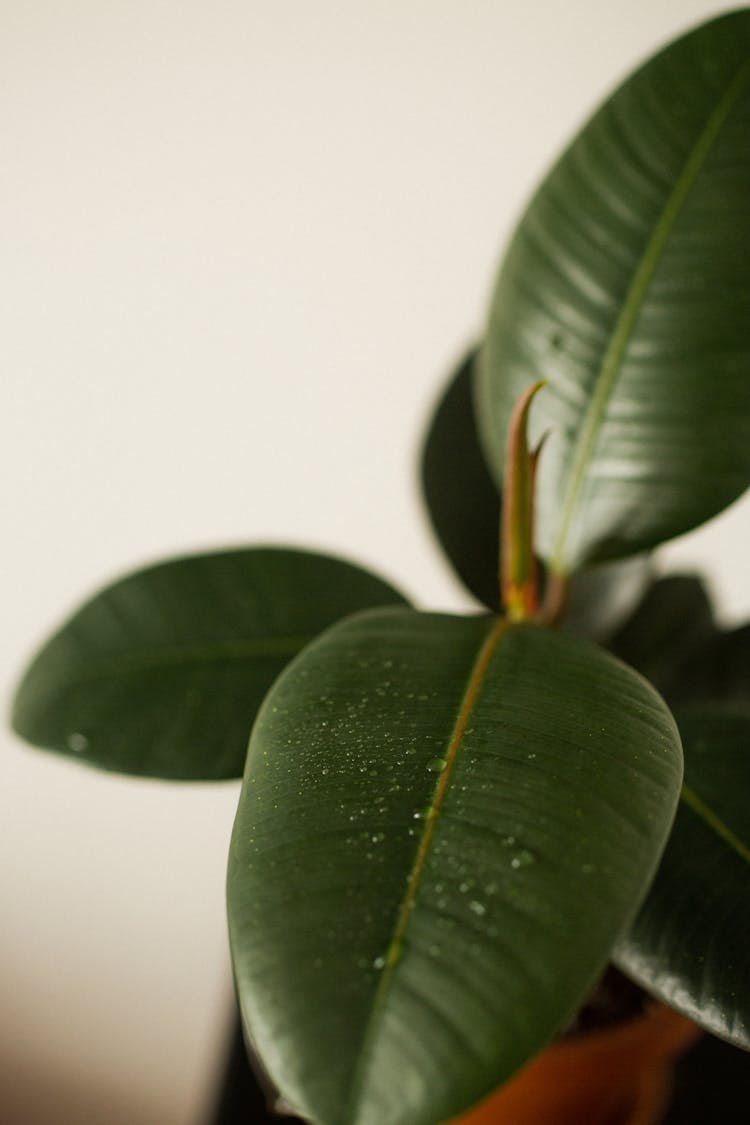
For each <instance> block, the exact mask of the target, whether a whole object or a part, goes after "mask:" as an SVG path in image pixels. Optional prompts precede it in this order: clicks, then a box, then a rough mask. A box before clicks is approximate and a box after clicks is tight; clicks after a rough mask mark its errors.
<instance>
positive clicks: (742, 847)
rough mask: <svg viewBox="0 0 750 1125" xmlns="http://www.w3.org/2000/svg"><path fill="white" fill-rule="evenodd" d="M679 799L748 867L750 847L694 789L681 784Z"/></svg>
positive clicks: (749, 864) (749, 863)
mask: <svg viewBox="0 0 750 1125" xmlns="http://www.w3.org/2000/svg"><path fill="white" fill-rule="evenodd" d="M680 799H681V800H682V801H683V802H684V803H685V804H686V805H687V807H688V808H689V809H690V810H691V811H692V812H693V813H695V815H696V816H697V817H699V818H700V819H701V820H702V821H703V823H704V824H705V825H706V826H707V827H708V828H709V829H710V831H712V832H713V833H715V835H716V836H718V837H719V839H720V840H722V841H723V842H724V843H725V844H726V845H727V847H728V848H730V849H731V850H732V851H734V852H735V853H736V854H737V855H738V856H739V857H740V859H741V860H743V861H744V862H745V863H746V864H748V866H750V847H748V846H747V844H745V843H744V842H743V841H742V840H741V839H740V838H739V836H738V835H737V834H736V833H735V832H733V831H732V829H731V828H730V827H729V825H728V824H725V823H724V821H723V820H722V819H721V817H720V816H719V815H718V813H716V812H714V810H713V809H712V808H711V806H710V805H707V804H706V802H705V801H704V800H703V799H702V798H701V797H699V796H698V794H697V793H696V792H695V790H694V789H691V787H690V786H689V785H685V784H683V786H682V792H681V794H680Z"/></svg>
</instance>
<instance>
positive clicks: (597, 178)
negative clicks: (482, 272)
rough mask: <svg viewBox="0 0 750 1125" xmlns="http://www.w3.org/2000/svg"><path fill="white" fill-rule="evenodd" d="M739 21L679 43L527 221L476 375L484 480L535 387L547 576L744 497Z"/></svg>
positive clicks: (745, 149)
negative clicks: (542, 436)
mask: <svg viewBox="0 0 750 1125" xmlns="http://www.w3.org/2000/svg"><path fill="white" fill-rule="evenodd" d="M749 136H750V9H742V10H741V11H735V12H732V13H730V14H728V15H724V16H721V17H719V18H718V19H715V20H713V21H712V22H710V23H708V24H706V25H704V26H703V27H700V28H698V29H697V30H695V31H692V32H691V33H690V34H688V35H686V36H684V37H683V38H681V39H679V40H677V41H676V42H675V43H673V44H672V45H670V46H669V47H668V48H667V49H666V50H664V51H663V52H661V53H660V54H658V55H657V56H655V57H654V58H653V59H651V60H650V61H649V62H648V63H647V64H646V65H645V66H643V67H642V68H641V69H640V70H638V71H637V72H636V73H635V74H634V75H633V76H632V77H630V78H629V79H628V80H627V81H626V82H625V83H624V84H623V85H622V86H620V88H619V89H618V90H617V91H616V92H615V93H614V94H613V95H612V97H611V98H610V99H609V100H608V101H607V102H606V103H605V104H604V105H603V107H602V108H601V109H600V110H599V111H598V112H597V113H596V114H595V115H594V117H593V118H592V119H591V121H590V122H589V123H588V124H587V125H586V126H585V128H584V129H583V130H582V131H581V133H580V134H579V136H578V137H577V138H576V139H575V140H574V142H573V143H572V145H571V146H570V148H569V149H568V150H567V151H566V152H565V153H564V155H563V156H562V157H561V159H560V160H559V161H558V162H557V164H556V165H555V166H554V168H553V169H552V171H551V172H550V174H549V175H548V177H547V178H546V180H545V181H544V182H543V184H542V186H541V187H540V189H539V191H538V192H537V194H536V195H535V197H534V199H533V200H532V202H531V204H530V206H529V208H528V210H527V211H526V213H525V215H524V216H523V218H522V220H521V223H520V225H519V227H518V230H517V232H516V234H515V236H514V238H513V240H512V242H511V245H510V248H509V251H508V254H507V257H506V259H505V262H504V264H503V267H502V269H501V271H500V275H499V278H498V282H497V287H496V290H495V294H494V298H493V301H492V307H491V315H490V322H489V326H488V331H487V338H486V342H485V346H484V348H483V352H482V357H481V363H480V379H479V386H478V406H479V418H480V428H481V432H482V437H483V443H484V445H485V448H486V452H487V455H488V458H489V461H490V463H491V465H492V467H493V470H494V472H495V475H496V476H499V474H500V472H501V471H502V465H503V457H504V445H505V441H506V434H507V428H508V419H509V417H510V413H511V410H512V408H513V404H514V403H515V401H516V400H517V399H518V397H519V395H520V394H521V393H522V392H523V391H524V390H525V389H526V388H527V387H528V386H529V385H530V384H531V383H533V382H536V381H537V380H538V379H540V378H541V379H546V380H547V383H548V386H547V389H546V391H545V393H544V394H543V395H539V396H538V400H537V402H536V403H535V407H534V411H533V416H532V438H533V437H534V435H535V433H536V434H537V435H538V434H539V433H541V432H543V431H549V437H548V440H547V443H546V445H545V449H544V453H543V456H542V458H541V460H540V466H539V485H540V487H539V503H538V515H539V519H538V525H539V547H540V553H541V555H542V557H543V558H544V559H545V560H547V561H548V562H549V565H550V566H551V568H552V569H553V570H555V571H558V572H562V573H566V572H569V571H571V570H573V569H576V568H578V567H579V566H580V565H581V564H582V563H584V562H586V561H587V560H592V559H597V558H598V559H604V558H612V557H621V556H625V555H628V554H632V553H634V552H636V551H639V550H641V549H643V548H646V547H650V546H652V545H654V544H656V543H659V542H661V541H663V540H664V539H666V538H668V537H670V536H673V535H676V534H678V533H680V532H683V531H685V530H687V529H688V528H690V527H693V526H695V525H696V524H698V523H701V522H702V521H704V520H706V519H707V518H709V517H710V516H712V515H713V514H715V513H716V512H717V511H719V510H720V509H721V508H723V507H724V506H725V505H726V504H728V503H729V502H730V501H732V500H733V499H734V498H735V497H736V496H738V495H739V494H740V493H741V492H742V491H743V490H744V489H745V488H746V487H747V484H748V480H749V479H750V442H749V441H748V439H747V432H748V418H749V417H750V379H748V377H747V372H748V364H750V316H748V304H749V302H750V207H748V197H750V143H748V137H749Z"/></svg>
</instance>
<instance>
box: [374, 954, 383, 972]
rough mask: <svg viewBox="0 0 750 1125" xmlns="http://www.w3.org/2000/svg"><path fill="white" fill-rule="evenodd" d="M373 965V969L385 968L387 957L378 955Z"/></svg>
mask: <svg viewBox="0 0 750 1125" xmlns="http://www.w3.org/2000/svg"><path fill="white" fill-rule="evenodd" d="M372 967H373V969H378V970H380V969H384V968H385V957H376V958H375V960H374V961H373V963H372Z"/></svg>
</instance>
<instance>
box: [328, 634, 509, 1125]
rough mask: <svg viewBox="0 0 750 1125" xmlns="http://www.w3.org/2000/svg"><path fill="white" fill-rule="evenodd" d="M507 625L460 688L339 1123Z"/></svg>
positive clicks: (359, 1081) (353, 1099)
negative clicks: (427, 812) (493, 660)
mask: <svg viewBox="0 0 750 1125" xmlns="http://www.w3.org/2000/svg"><path fill="white" fill-rule="evenodd" d="M509 627H510V622H509V621H508V620H506V619H504V618H498V619H497V620H496V621H495V623H494V625H493V626H492V628H491V629H490V630H489V632H488V633H487V635H486V636H485V638H484V641H483V642H482V645H481V647H480V649H479V652H478V654H477V658H476V660H475V662H474V665H473V667H472V669H471V672H470V674H469V679H468V682H467V685H466V688H465V690H464V694H463V697H462V699H461V703H460V706H459V709H458V715H457V717H456V722H455V725H454V727H453V731H452V732H451V737H450V741H449V743H448V749H447V751H446V755H445V767H444V768H443V770H442V771H441V773H440V777H439V779H438V782H437V785H436V787H435V795H434V797H433V800H432V804H431V806H430V814H429V816H428V817H427V819H426V822H425V827H424V831H423V832H422V836H421V838H420V841H419V846H418V848H417V851H416V855H415V858H414V862H413V863H412V867H411V871H410V872H409V876H408V880H407V886H406V891H405V893H404V897H403V899H402V901H401V904H400V906H399V910H398V914H397V916H396V924H395V926H394V930H393V936H392V938H391V942H390V945H389V947H388V951H387V953H386V956H385V965H384V967H383V970H382V976H381V978H380V981H379V983H378V987H377V990H376V992H375V996H374V998H373V1002H372V1006H371V1009H370V1015H369V1017H368V1020H367V1024H366V1026H365V1030H364V1033H363V1036H362V1043H361V1046H360V1050H359V1058H358V1060H357V1064H356V1066H355V1070H354V1074H353V1077H352V1082H351V1087H350V1093H349V1098H348V1102H347V1106H346V1108H345V1110H344V1113H343V1116H342V1118H341V1120H342V1122H345V1123H348V1122H350V1121H351V1120H353V1117H352V1114H353V1112H354V1110H355V1108H356V1106H357V1102H358V1100H359V1097H360V1094H361V1092H362V1085H363V1083H364V1078H365V1068H366V1064H367V1059H368V1054H369V1045H370V1043H371V1041H372V1039H373V1037H374V1035H375V1032H376V1030H377V1025H378V1022H379V1019H380V1014H381V1012H382V1009H383V1005H384V1003H385V1000H386V997H387V994H388V990H389V988H390V984H391V981H392V979H393V973H394V970H395V968H396V966H397V964H398V962H399V960H400V957H401V951H402V947H403V941H404V937H405V934H406V930H407V928H408V925H409V919H410V917H411V913H412V909H413V907H414V903H415V901H416V896H417V892H418V890H419V886H420V883H421V880H422V875H423V874H424V870H425V867H426V864H427V859H428V857H429V854H430V847H431V844H432V838H433V835H434V833H435V828H436V825H437V821H438V816H439V814H440V811H441V809H442V806H443V803H444V801H445V798H446V795H447V793H448V789H449V788H450V783H451V778H452V776H453V770H454V767H455V765H456V761H457V759H458V754H459V751H460V749H461V744H462V742H463V737H464V734H465V732H466V729H467V726H468V723H469V720H470V718H471V714H472V712H473V710H474V706H475V704H476V701H477V698H478V696H479V693H480V691H481V688H482V685H483V683H484V680H485V677H486V675H487V670H488V668H489V666H490V663H491V661H492V657H493V656H494V654H495V650H496V648H497V646H498V644H499V642H500V640H501V638H502V637H503V635H504V634H505V632H506V631H507V630H508V628H509Z"/></svg>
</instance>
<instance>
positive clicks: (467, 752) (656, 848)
mask: <svg viewBox="0 0 750 1125" xmlns="http://www.w3.org/2000/svg"><path fill="white" fill-rule="evenodd" d="M680 779H681V753H680V747H679V740H678V737H677V733H676V729H675V727H674V723H673V720H672V718H671V716H670V714H669V712H668V711H667V710H666V708H665V707H664V705H663V703H662V701H661V699H660V698H659V697H658V696H657V695H656V694H655V693H653V692H652V691H651V689H650V688H649V687H648V685H647V684H646V683H645V681H643V680H642V679H641V678H640V677H638V676H636V675H634V674H633V673H632V672H631V671H630V670H629V669H627V668H625V667H624V666H623V665H621V664H619V663H618V662H616V661H614V660H613V659H612V658H611V657H609V656H607V655H606V654H605V653H603V652H601V651H599V650H597V649H595V648H593V647H591V646H589V645H588V644H584V643H582V642H580V641H577V640H574V639H572V638H570V637H567V636H565V635H563V634H557V633H550V632H547V631H544V630H541V629H539V628H538V627H534V626H531V625H508V624H507V623H504V622H499V621H498V620H497V619H496V618H487V617H480V618H456V617H447V616H438V615H423V614H417V613H414V612H410V611H406V610H403V611H399V610H392V611H373V612H372V613H366V614H360V615H356V616H355V617H353V618H350V619H348V620H347V621H346V622H342V623H341V624H340V625H338V626H336V627H334V628H333V629H331V630H330V631H329V632H328V633H326V634H325V635H324V636H323V637H322V638H320V639H319V640H318V641H317V642H315V644H313V645H312V646H310V647H309V648H308V649H307V650H306V651H305V652H304V653H303V654H301V655H300V657H299V658H298V659H297V660H295V661H294V662H293V663H292V664H291V665H290V666H289V668H288V669H287V670H286V672H285V673H284V674H283V676H281V677H280V678H279V680H278V681H277V682H276V684H275V685H274V688H273V689H272V691H271V692H270V694H269V696H268V697H267V699H266V701H265V702H264V704H263V707H262V709H261V711H260V713H259V715H258V720H257V723H256V725H255V727H254V731H253V736H252V739H251V745H250V750H249V755H248V763H247V769H246V773H245V779H244V783H243V789H242V795H241V798H240V805H239V810H238V814H237V820H236V822H235V828H234V833H233V838H232V846H231V852H230V866H229V883H228V893H229V921H230V937H231V944H232V952H233V960H234V967H235V974H236V979H237V984H238V989H239V994H240V998H241V1004H242V1009H243V1015H244V1019H245V1024H246V1027H247V1029H248V1033H249V1035H250V1037H251V1039H252V1041H253V1043H254V1046H255V1047H256V1048H257V1050H258V1051H259V1053H260V1056H261V1058H262V1060H263V1062H264V1064H265V1066H266V1067H267V1069H268V1072H269V1074H270V1077H271V1078H272V1080H273V1081H274V1082H275V1083H277V1084H278V1086H279V1088H280V1092H281V1095H282V1097H283V1098H284V1099H285V1101H287V1102H289V1103H290V1104H291V1105H292V1106H294V1107H295V1108H296V1109H297V1111H298V1112H299V1113H300V1114H301V1115H302V1116H303V1117H304V1118H306V1119H309V1120H311V1121H313V1122H315V1123H316V1125H365V1123H366V1125H435V1123H436V1122H439V1121H443V1120H445V1119H446V1118H448V1117H451V1116H453V1115H455V1114H457V1113H459V1112H461V1111H462V1110H463V1109H465V1108H466V1107H468V1106H469V1105H471V1104H472V1103H474V1102H476V1101H477V1100H478V1099H479V1098H481V1097H482V1096H484V1095H485V1094H487V1093H488V1092H490V1091H491V1090H492V1089H493V1088H494V1087H495V1086H497V1085H498V1084H500V1083H501V1082H502V1081H504V1080H505V1079H506V1078H508V1077H509V1076H510V1074H511V1073H513V1071H515V1070H516V1069H517V1068H518V1067H519V1066H520V1065H521V1064H522V1063H523V1062H524V1061H525V1060H526V1059H528V1058H529V1057H530V1056H531V1055H533V1054H534V1053H535V1052H536V1051H537V1050H539V1049H540V1048H541V1047H542V1046H543V1045H544V1044H545V1043H546V1042H547V1041H548V1040H549V1039H550V1038H551V1037H552V1036H553V1035H554V1034H555V1032H556V1031H558V1030H559V1029H560V1027H561V1026H562V1025H564V1023H565V1022H566V1021H567V1019H568V1018H569V1017H570V1015H571V1013H572V1012H573V1011H574V1010H575V1008H576V1007H577V1006H578V1004H579V1002H580V1000H581V998H582V996H583V995H584V994H585V993H586V992H587V990H588V988H589V987H590V985H591V984H592V983H593V981H594V979H595V978H596V976H597V975H598V973H599V972H600V970H601V969H602V967H603V965H604V963H605V962H606V960H607V959H608V956H609V953H610V950H611V946H612V943H613V941H614V940H615V938H616V937H617V935H618V934H619V933H620V932H621V931H622V928H623V927H624V925H625V924H626V923H627V921H628V920H629V919H630V918H631V917H632V915H633V912H634V910H635V909H636V906H637V904H638V902H639V900H640V898H641V896H642V894H643V893H644V891H645V889H646V887H647V885H648V881H649V879H650V877H651V874H652V872H653V869H654V866H655V864H656V862H657V859H658V856H659V853H660V850H661V848H662V846H663V843H664V840H665V839H666V835H667V832H668V829H669V824H670V822H671V818H672V814H673V809H674V805H675V802H676V800H677V795H678V791H679V784H680Z"/></svg>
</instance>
